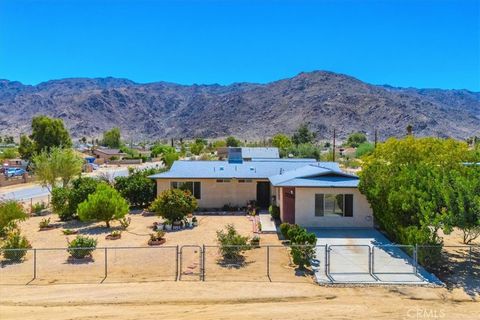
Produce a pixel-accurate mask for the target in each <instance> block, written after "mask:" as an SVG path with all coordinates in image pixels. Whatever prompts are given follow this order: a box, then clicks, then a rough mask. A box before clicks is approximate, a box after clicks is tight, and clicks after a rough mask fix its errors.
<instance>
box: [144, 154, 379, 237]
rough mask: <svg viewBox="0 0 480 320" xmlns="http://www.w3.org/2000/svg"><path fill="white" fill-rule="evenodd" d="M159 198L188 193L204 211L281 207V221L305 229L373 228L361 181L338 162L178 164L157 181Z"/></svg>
mask: <svg viewBox="0 0 480 320" xmlns="http://www.w3.org/2000/svg"><path fill="white" fill-rule="evenodd" d="M151 178H152V179H155V180H156V182H157V192H158V194H160V193H161V192H162V191H164V190H166V189H170V188H186V189H189V190H190V191H191V192H192V194H193V195H194V196H195V197H196V198H197V200H198V205H199V207H200V208H205V209H209V208H222V207H223V206H224V205H230V206H238V207H245V206H246V205H247V203H248V202H249V201H251V200H255V201H256V203H257V205H258V206H259V207H261V208H267V207H268V206H269V205H270V204H275V205H277V206H279V207H280V213H281V214H280V216H281V220H282V221H284V222H290V223H297V224H299V225H301V226H303V227H321V228H342V227H348V228H355V227H358V228H365V227H373V214H372V209H371V208H370V205H369V203H368V201H367V199H366V198H365V196H364V195H362V194H361V193H360V192H359V190H358V182H359V178H358V177H357V176H355V175H352V174H347V173H345V172H343V171H342V170H340V168H339V166H338V164H337V163H335V162H317V161H316V160H315V159H279V158H274V159H266V158H262V159H255V158H252V159H250V161H243V159H241V158H240V159H239V158H236V159H229V160H227V161H175V162H174V164H173V166H172V167H171V169H170V170H169V171H167V172H163V173H159V174H155V175H153V176H151Z"/></svg>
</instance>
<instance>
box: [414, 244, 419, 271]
mask: <svg viewBox="0 0 480 320" xmlns="http://www.w3.org/2000/svg"><path fill="white" fill-rule="evenodd" d="M413 250H414V255H413V259H414V263H415V275H418V243H416V244H415V248H414V249H413Z"/></svg>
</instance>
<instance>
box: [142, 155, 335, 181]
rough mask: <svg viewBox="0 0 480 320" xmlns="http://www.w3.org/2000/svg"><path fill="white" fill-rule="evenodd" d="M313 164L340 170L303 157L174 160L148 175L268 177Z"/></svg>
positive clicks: (196, 177) (157, 176) (225, 177)
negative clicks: (164, 169)
mask: <svg viewBox="0 0 480 320" xmlns="http://www.w3.org/2000/svg"><path fill="white" fill-rule="evenodd" d="M309 164H312V165H315V166H319V167H323V168H327V169H329V170H330V171H331V172H340V173H341V170H340V168H339V166H338V164H337V163H335V162H317V161H316V160H313V161H310V162H309V161H308V159H307V161H306V160H305V159H272V160H269V161H248V162H243V163H240V164H234V163H228V162H227V161H189V160H180V161H175V162H174V163H173V165H172V167H171V168H170V170H169V171H167V172H162V173H158V174H155V175H152V176H150V178H153V179H169V178H178V179H201V178H203V179H216V178H218V179H222V178H224V179H229V178H240V179H241V178H243V179H268V178H269V177H271V176H275V175H279V174H280V173H285V172H287V171H290V170H294V169H298V168H301V167H305V166H306V165H309Z"/></svg>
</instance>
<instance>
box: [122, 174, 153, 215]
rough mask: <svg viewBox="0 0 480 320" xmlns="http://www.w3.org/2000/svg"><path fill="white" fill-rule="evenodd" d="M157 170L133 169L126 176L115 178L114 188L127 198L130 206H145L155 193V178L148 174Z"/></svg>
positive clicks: (150, 201)
mask: <svg viewBox="0 0 480 320" xmlns="http://www.w3.org/2000/svg"><path fill="white" fill-rule="evenodd" d="M158 172H159V170H151V169H149V170H142V171H133V172H131V173H130V174H129V175H128V176H127V177H116V178H115V189H117V191H118V192H120V194H121V195H122V197H124V198H125V199H127V201H128V202H129V203H130V205H131V206H133V207H136V208H146V207H148V206H149V205H150V204H151V203H152V202H153V200H155V195H156V193H157V188H156V183H155V180H153V179H150V178H148V176H150V175H152V174H155V173H158Z"/></svg>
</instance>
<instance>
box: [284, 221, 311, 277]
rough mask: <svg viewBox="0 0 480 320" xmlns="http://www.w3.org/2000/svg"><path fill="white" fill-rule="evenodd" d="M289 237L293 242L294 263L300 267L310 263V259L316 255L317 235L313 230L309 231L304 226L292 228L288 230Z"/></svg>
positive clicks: (302, 267)
mask: <svg viewBox="0 0 480 320" xmlns="http://www.w3.org/2000/svg"><path fill="white" fill-rule="evenodd" d="M288 237H289V239H290V241H291V244H292V258H293V263H295V264H296V265H298V267H299V268H300V269H304V268H305V266H309V265H310V260H311V259H313V258H314V257H315V244H316V243H317V236H316V235H315V234H314V233H312V232H307V230H306V229H304V228H300V227H297V228H291V229H290V230H289V231H288Z"/></svg>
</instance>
